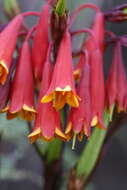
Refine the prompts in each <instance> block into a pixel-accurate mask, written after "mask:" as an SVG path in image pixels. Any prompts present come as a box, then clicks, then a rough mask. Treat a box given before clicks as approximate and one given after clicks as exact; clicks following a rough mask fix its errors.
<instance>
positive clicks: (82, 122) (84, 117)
mask: <svg viewBox="0 0 127 190" xmlns="http://www.w3.org/2000/svg"><path fill="white" fill-rule="evenodd" d="M83 57H84V56H82V58H83ZM82 60H83V59H82ZM78 94H79V96H80V98H81V101H80V102H79V107H78V108H71V111H70V117H69V123H68V126H67V129H66V132H65V134H66V135H67V134H68V133H70V130H72V132H73V133H75V134H81V132H83V133H84V134H85V135H86V136H87V137H89V136H90V128H91V95H90V64H89V62H88V55H86V58H84V64H83V66H82V73H81V78H80V82H79V87H78Z"/></svg>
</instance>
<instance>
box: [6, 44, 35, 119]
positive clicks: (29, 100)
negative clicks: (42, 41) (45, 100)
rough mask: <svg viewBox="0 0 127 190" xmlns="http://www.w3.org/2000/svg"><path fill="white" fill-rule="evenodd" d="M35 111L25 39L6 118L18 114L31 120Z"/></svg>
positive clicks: (29, 56) (29, 61) (32, 82)
mask: <svg viewBox="0 0 127 190" xmlns="http://www.w3.org/2000/svg"><path fill="white" fill-rule="evenodd" d="M35 112H36V111H35V109H34V80H33V72H32V63H31V54H30V49H29V44H28V41H25V42H24V43H23V46H22V49H21V52H20V57H19V62H18V65H17V68H16V72H15V76H14V79H13V83H12V89H11V97H10V103H9V111H8V115H7V118H8V119H11V118H14V117H16V116H19V117H21V118H23V119H25V120H32V119H33V118H34V116H35Z"/></svg>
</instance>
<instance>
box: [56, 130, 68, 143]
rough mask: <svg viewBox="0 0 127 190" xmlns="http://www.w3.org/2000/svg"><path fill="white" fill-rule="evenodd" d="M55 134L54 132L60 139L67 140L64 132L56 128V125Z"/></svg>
mask: <svg viewBox="0 0 127 190" xmlns="http://www.w3.org/2000/svg"><path fill="white" fill-rule="evenodd" d="M55 134H56V135H57V136H58V137H60V138H61V139H63V140H67V138H66V136H65V134H64V133H63V132H62V131H61V130H60V129H58V128H57V127H56V129H55Z"/></svg>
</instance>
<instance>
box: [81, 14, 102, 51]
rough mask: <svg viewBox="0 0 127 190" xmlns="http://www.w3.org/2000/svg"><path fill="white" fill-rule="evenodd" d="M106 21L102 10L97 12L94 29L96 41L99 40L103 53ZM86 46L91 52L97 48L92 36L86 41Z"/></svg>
mask: <svg viewBox="0 0 127 190" xmlns="http://www.w3.org/2000/svg"><path fill="white" fill-rule="evenodd" d="M104 23H105V22H104V14H103V13H102V12H101V11H99V12H97V13H96V16H95V20H94V23H93V26H92V30H93V32H94V34H95V36H96V41H97V42H98V46H99V49H100V51H101V53H103V51H104V34H105V31H104ZM84 47H85V48H87V49H88V50H89V51H91V52H92V51H93V50H94V49H95V43H93V39H92V37H91V36H89V37H88V39H87V41H86V42H85V43H84Z"/></svg>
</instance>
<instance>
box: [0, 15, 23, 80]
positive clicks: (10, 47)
mask: <svg viewBox="0 0 127 190" xmlns="http://www.w3.org/2000/svg"><path fill="white" fill-rule="evenodd" d="M22 22H23V16H22V15H19V16H16V17H15V18H14V19H13V20H12V21H11V22H10V23H9V24H8V25H7V26H6V27H5V29H4V30H3V31H2V32H1V33H0V84H4V83H5V81H6V78H7V75H8V73H9V69H10V66H11V63H12V57H13V53H14V50H15V46H16V41H17V37H18V32H19V29H20V27H21V25H22Z"/></svg>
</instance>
